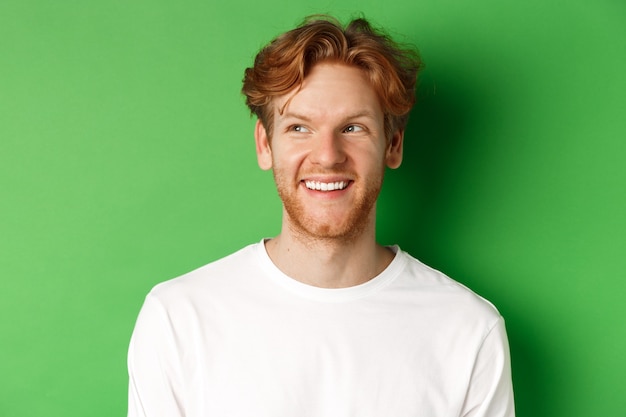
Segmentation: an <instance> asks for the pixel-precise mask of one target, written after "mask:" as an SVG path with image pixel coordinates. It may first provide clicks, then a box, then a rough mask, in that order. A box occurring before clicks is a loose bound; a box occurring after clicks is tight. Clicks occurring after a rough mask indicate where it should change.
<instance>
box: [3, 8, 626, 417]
mask: <svg viewBox="0 0 626 417" xmlns="http://www.w3.org/2000/svg"><path fill="white" fill-rule="evenodd" d="M320 12H330V13H333V14H336V15H338V16H339V17H340V18H341V19H343V20H345V19H347V18H348V17H350V16H354V15H355V13H357V12H362V13H364V14H365V16H366V17H368V18H370V19H371V20H373V21H374V22H375V23H376V24H378V25H381V26H383V27H386V28H387V29H388V31H389V32H390V33H391V34H392V36H394V37H395V38H396V39H397V40H399V41H402V42H409V43H413V44H415V45H417V46H418V48H419V49H420V51H421V54H422V56H423V59H424V61H425V63H426V65H427V67H426V70H425V71H424V73H423V76H422V79H421V84H420V87H419V95H420V98H419V103H418V105H417V106H416V108H415V111H414V112H413V114H412V116H411V121H410V125H409V127H408V130H407V136H406V157H405V162H404V165H403V166H402V167H401V168H400V169H399V170H396V171H392V172H389V174H388V176H387V183H386V187H387V188H386V189H384V190H383V194H382V196H381V200H380V204H379V238H380V240H381V242H382V243H386V244H390V243H399V244H400V245H401V247H403V248H404V249H406V250H408V251H410V252H411V253H412V254H413V255H415V256H416V257H418V258H420V259H422V260H423V261H425V262H427V263H429V264H431V265H432V266H434V267H436V268H438V269H441V270H443V271H444V272H446V273H448V274H449V275H451V276H452V277H454V278H455V279H457V280H459V281H460V282H462V283H464V284H466V285H468V286H469V287H471V288H472V289H474V290H475V291H477V292H478V293H479V294H481V295H483V296H485V297H486V298H488V299H490V300H491V301H493V302H494V303H495V304H496V305H497V306H498V308H499V309H500V311H501V312H502V314H503V315H504V316H505V318H506V320H507V327H508V331H509V338H510V341H511V351H512V357H513V378H514V385H515V391H516V402H517V411H518V416H531V417H572V416H618V415H619V416H622V415H624V410H625V409H626V395H625V394H624V392H625V387H626V381H625V376H624V375H626V360H625V358H624V353H625V352H626V325H625V324H624V321H625V319H626V305H625V303H624V298H625V296H626V273H625V271H626V260H625V259H626V256H625V253H626V244H625V240H626V238H625V237H624V235H625V234H626V219H625V217H626V216H625V214H624V213H625V206H626V197H625V192H624V189H625V185H626V169H625V168H624V165H625V164H624V160H625V158H626V146H625V141H626V116H625V114H626V100H625V99H624V95H625V94H626V76H625V74H626V3H625V2H623V1H621V0H613V1H611V0H601V1H594V2H592V1H569V2H566V1H545V0H529V1H524V2H521V1H518V2H507V1H501V0H499V1H498V0H474V1H435V0H418V1H414V0H411V1H409V0H401V1H384V2H380V1H363V0H336V1H330V0H327V1H319V2H317V3H313V2H305V1H289V2H279V1H277V0H269V1H266V2H242V1H239V0H233V1H228V2H225V4H222V5H217V2H216V1H179V2H175V1H165V0H152V1H140V0H130V1H122V0H118V1H114V0H103V1H97V2H83V1H70V0H65V1H63V0H62V1H44V0H31V1H28V0H20V1H17V0H2V1H1V2H0V274H1V275H0V277H1V280H0V300H1V303H0V326H1V327H0V328H1V332H2V333H1V337H2V340H1V343H0V375H1V382H0V416H7V417H12V416H29V417H30V416H47V417H49V416H115V415H125V413H126V390H127V374H126V363H125V361H126V357H125V356H126V349H127V345H128V340H129V337H130V334H131V331H132V328H133V325H134V321H135V318H136V315H137V313H138V310H139V308H140V306H141V304H142V301H143V297H144V296H145V294H146V293H147V292H148V291H149V289H150V288H151V287H152V286H153V285H154V284H156V283H158V282H160V281H164V280H166V279H169V278H172V277H174V276H177V275H180V274H182V273H184V272H187V271H189V270H191V269H194V268H196V267H199V266H201V265H203V264H205V263H208V262H210V261H212V260H214V259H217V258H219V257H221V256H223V255H226V254H228V253H230V252H233V251H235V250H236V249H238V248H240V247H242V246H244V245H246V244H249V243H253V242H257V241H259V240H260V239H261V238H262V237H267V236H272V235H274V234H276V233H277V232H278V229H279V220H280V202H279V200H278V198H277V196H276V192H275V190H274V186H273V182H272V178H271V174H270V173H267V172H262V171H260V170H259V169H258V168H257V166H256V159H255V154H254V145H253V137H252V129H253V124H254V120H253V119H252V118H250V117H249V115H248V113H247V110H246V108H245V106H244V103H243V98H242V97H241V96H240V93H239V90H240V81H241V78H242V73H243V69H244V68H245V67H246V66H249V65H250V64H251V62H252V60H253V57H254V55H255V53H256V51H257V50H258V49H259V47H260V46H262V45H263V44H264V43H266V42H267V41H269V40H270V39H271V38H272V37H273V36H275V35H276V34H278V33H279V32H282V31H284V30H287V29H289V28H291V27H293V26H294V25H295V24H296V23H298V22H299V21H300V20H301V18H302V17H303V16H305V15H308V14H312V13H320Z"/></svg>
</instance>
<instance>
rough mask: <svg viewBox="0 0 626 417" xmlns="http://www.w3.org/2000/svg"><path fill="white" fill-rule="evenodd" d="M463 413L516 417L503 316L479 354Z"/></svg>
mask: <svg viewBox="0 0 626 417" xmlns="http://www.w3.org/2000/svg"><path fill="white" fill-rule="evenodd" d="M461 416H463V417H515V405H514V400H513V384H512V381H511V359H510V353H509V343H508V340H507V336H506V330H505V327H504V319H503V318H502V317H500V318H499V319H498V321H497V322H496V324H495V325H494V326H493V327H492V328H491V330H490V331H489V333H488V334H487V336H486V337H485V339H484V340H483V343H482V345H481V348H480V350H479V351H478V354H477V356H476V361H475V363H474V368H473V370H472V374H471V378H470V383H469V388H468V391H467V395H466V398H465V402H464V405H463V412H462V413H461Z"/></svg>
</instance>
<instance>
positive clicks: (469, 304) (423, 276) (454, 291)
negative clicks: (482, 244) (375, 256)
mask: <svg viewBox="0 0 626 417" xmlns="http://www.w3.org/2000/svg"><path fill="white" fill-rule="evenodd" d="M398 253H399V254H400V255H401V256H403V257H404V258H405V259H406V262H405V266H404V268H403V272H402V274H401V276H399V277H398V278H399V279H398V280H397V285H396V287H397V286H398V284H399V285H400V287H402V288H403V292H404V293H405V294H406V295H407V297H410V298H411V299H412V302H414V303H419V305H421V306H424V307H425V308H430V309H432V310H433V311H436V312H437V315H438V320H445V319H449V320H452V321H459V322H464V323H466V324H468V325H470V323H473V324H475V325H480V326H481V327H483V328H484V329H485V331H488V330H489V329H491V328H492V327H493V326H495V325H496V323H497V322H498V321H499V320H501V316H500V313H499V311H498V309H497V308H496V307H495V306H494V305H493V304H492V303H491V302H490V301H488V300H487V299H485V298H484V297H482V296H480V295H478V294H477V293H475V292H474V291H472V290H471V289H470V288H468V287H467V286H465V285H463V284H461V283H460V282H458V281H456V280H454V279H452V278H450V277H449V276H447V275H446V274H444V273H443V272H441V271H439V270H436V269H434V268H432V267H430V266H427V265H425V264H424V263H422V262H421V261H419V260H417V259H416V258H414V257H413V256H411V255H409V254H408V253H406V252H403V251H400V250H399V251H398Z"/></svg>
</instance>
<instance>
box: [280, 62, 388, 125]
mask: <svg viewBox="0 0 626 417" xmlns="http://www.w3.org/2000/svg"><path fill="white" fill-rule="evenodd" d="M274 108H275V113H277V114H276V116H277V117H278V119H280V118H281V117H282V116H285V115H290V114H293V113H296V114H302V115H306V116H307V117H311V118H314V117H320V118H323V119H326V120H328V119H332V118H336V117H346V116H349V115H352V114H364V115H370V116H372V117H373V118H379V117H380V118H382V117H383V112H382V109H381V105H380V100H379V98H378V95H377V94H376V91H375V90H374V88H373V86H372V85H371V83H370V81H369V79H368V78H367V74H366V73H365V71H363V70H362V69H360V68H358V67H354V66H348V65H344V64H338V63H320V64H317V65H315V66H314V67H313V68H312V69H311V71H310V73H309V75H308V76H307V77H306V78H305V79H304V82H303V83H302V85H301V86H300V87H297V88H295V89H294V90H292V91H290V92H288V93H287V94H285V95H283V96H280V97H278V98H277V99H276V105H275V106H274Z"/></svg>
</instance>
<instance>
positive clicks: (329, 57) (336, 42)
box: [242, 15, 422, 139]
mask: <svg viewBox="0 0 626 417" xmlns="http://www.w3.org/2000/svg"><path fill="white" fill-rule="evenodd" d="M324 61H327V62H336V63H342V64H345V65H349V66H355V67H357V68H360V69H362V70H363V71H365V74H366V77H367V78H368V79H369V82H370V83H371V85H372V87H373V88H374V90H375V91H376V93H377V95H378V98H379V100H380V104H381V107H382V109H383V112H384V117H385V136H386V137H387V138H388V139H389V138H391V136H392V135H393V133H394V132H396V131H397V130H402V129H404V128H405V126H406V122H407V119H408V114H409V111H410V110H411V108H412V107H413V104H414V103H415V83H416V77H417V73H418V71H419V70H420V68H421V66H422V63H421V60H420V58H419V56H418V54H417V52H416V51H415V50H414V49H412V48H407V47H401V46H400V45H398V44H397V43H395V42H394V41H393V40H392V39H391V38H390V37H389V36H387V35H386V34H385V33H383V32H381V31H380V30H376V29H374V28H372V26H371V25H370V23H369V22H368V21H367V20H365V19H363V18H359V19H355V20H352V21H351V22H350V23H348V24H347V25H346V26H345V28H344V27H342V25H341V24H340V23H339V22H338V21H337V20H336V19H334V18H332V17H329V16H319V15H316V16H311V17H309V18H307V19H305V20H304V22H303V23H302V24H301V25H300V26H298V27H296V28H295V29H293V30H290V31H288V32H286V33H284V34H282V35H279V36H278V37H277V38H275V39H274V40H273V41H271V42H270V43H269V44H268V45H267V46H265V47H264V48H263V49H261V51H260V52H259V53H258V54H257V56H256V58H255V60H254V66H253V67H251V68H246V70H245V75H244V79H243V88H242V92H243V94H244V95H245V96H246V104H247V106H248V107H249V108H250V111H251V112H252V113H253V114H255V115H256V116H257V117H258V118H259V120H261V123H263V126H264V127H265V129H266V131H267V134H268V136H269V137H271V136H272V128H273V119H274V118H273V115H274V108H273V103H274V99H275V98H276V97H279V96H282V95H284V94H286V93H288V92H290V91H292V90H294V89H295V88H299V87H301V86H302V83H303V82H304V79H305V78H306V76H307V75H308V74H309V73H310V71H311V69H312V68H313V67H314V66H315V65H316V64H318V63H321V62H324ZM279 110H282V109H279Z"/></svg>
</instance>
